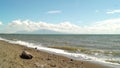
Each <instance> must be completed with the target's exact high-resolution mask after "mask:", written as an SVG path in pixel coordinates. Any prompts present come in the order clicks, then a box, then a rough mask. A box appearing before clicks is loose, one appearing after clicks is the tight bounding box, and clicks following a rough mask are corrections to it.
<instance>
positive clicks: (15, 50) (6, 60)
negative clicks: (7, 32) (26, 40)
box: [0, 41, 108, 68]
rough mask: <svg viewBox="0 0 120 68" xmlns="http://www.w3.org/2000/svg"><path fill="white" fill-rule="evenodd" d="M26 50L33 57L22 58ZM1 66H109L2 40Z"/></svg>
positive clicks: (55, 67)
mask: <svg viewBox="0 0 120 68" xmlns="http://www.w3.org/2000/svg"><path fill="white" fill-rule="evenodd" d="M23 50H26V51H28V52H30V53H32V54H33V55H34V57H33V58H32V59H21V58H20V54H21V53H22V51H23ZM0 68H108V67H105V66H102V65H99V64H94V63H90V62H85V61H77V60H72V59H70V58H67V57H63V56H60V55H55V54H49V53H47V52H43V51H38V50H36V49H33V48H27V47H24V46H20V45H17V44H10V43H7V42H4V41H0Z"/></svg>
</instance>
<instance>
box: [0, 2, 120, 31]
mask: <svg viewBox="0 0 120 68" xmlns="http://www.w3.org/2000/svg"><path fill="white" fill-rule="evenodd" d="M119 3H120V0H0V21H1V23H2V24H3V25H2V26H1V30H2V31H1V33H2V32H3V31H4V30H6V33H7V32H8V31H9V30H7V29H8V25H9V24H11V23H13V21H16V20H20V21H19V22H21V23H22V24H23V23H24V21H26V20H29V21H30V22H35V23H38V22H43V23H47V24H48V25H50V24H53V25H59V24H60V23H64V22H65V24H66V22H67V25H68V24H70V25H76V26H78V27H80V28H83V29H88V27H89V28H90V27H92V26H93V25H94V24H96V22H101V23H103V21H106V20H109V21H111V20H114V21H116V19H117V20H118V19H119V18H120V4H119ZM17 22H18V21H17ZM4 24H6V25H4ZM113 24H114V23H113ZM97 25H98V24H97ZM94 26H96V25H94ZM72 27H73V26H72ZM40 29H41V28H40ZM51 30H52V29H51ZM67 30H68V29H67ZM95 30H96V29H95ZM16 31H17V30H16ZM21 31H22V30H21ZM23 31H24V30H23ZM88 31H90V30H88ZM65 32H66V31H65ZM68 32H69V31H68ZM3 33H4V32H3ZM83 33H85V32H83ZM88 33H89V32H88ZM90 33H92V32H90ZM98 33H101V32H98ZM102 33H105V32H102ZM106 33H107V32H106ZM113 33H116V32H113Z"/></svg>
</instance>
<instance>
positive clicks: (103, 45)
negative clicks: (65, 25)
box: [0, 34, 120, 68]
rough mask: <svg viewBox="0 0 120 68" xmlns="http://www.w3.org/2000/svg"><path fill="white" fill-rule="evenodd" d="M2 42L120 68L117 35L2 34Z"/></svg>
mask: <svg viewBox="0 0 120 68" xmlns="http://www.w3.org/2000/svg"><path fill="white" fill-rule="evenodd" d="M0 40H4V41H6V42H9V43H12V44H20V45H23V46H26V47H30V48H37V49H38V50H42V51H46V52H49V53H54V54H59V55H63V56H66V57H69V58H73V59H76V60H83V61H89V62H90V61H92V62H93V61H94V62H95V63H96V62H98V63H100V64H103V65H108V66H110V67H112V68H120V35H116V34H0Z"/></svg>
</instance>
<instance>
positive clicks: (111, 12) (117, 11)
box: [106, 9, 120, 14]
mask: <svg viewBox="0 0 120 68" xmlns="http://www.w3.org/2000/svg"><path fill="white" fill-rule="evenodd" d="M106 13H107V14H115V13H120V9H117V10H109V11H107V12H106Z"/></svg>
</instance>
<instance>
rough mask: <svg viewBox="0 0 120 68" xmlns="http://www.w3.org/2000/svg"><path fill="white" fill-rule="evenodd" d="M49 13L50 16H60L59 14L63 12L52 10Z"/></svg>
mask: <svg viewBox="0 0 120 68" xmlns="http://www.w3.org/2000/svg"><path fill="white" fill-rule="evenodd" d="M47 13H48V14H59V13H62V11H60V10H51V11H48V12H47Z"/></svg>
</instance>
